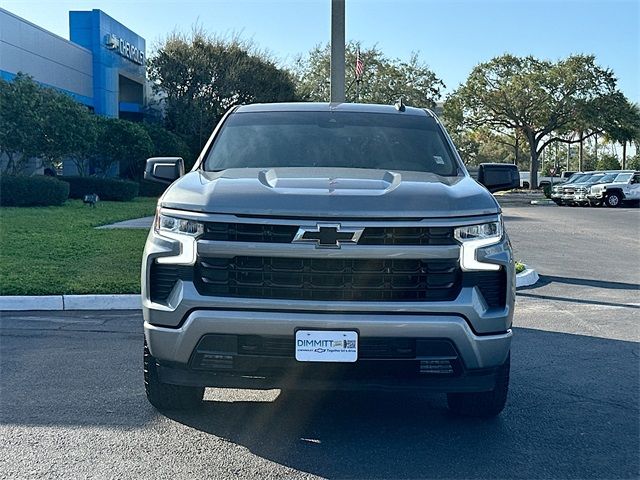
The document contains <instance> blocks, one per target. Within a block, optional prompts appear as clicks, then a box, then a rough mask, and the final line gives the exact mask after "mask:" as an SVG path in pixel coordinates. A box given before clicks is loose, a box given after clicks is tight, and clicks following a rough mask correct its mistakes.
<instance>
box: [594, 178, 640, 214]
mask: <svg viewBox="0 0 640 480" xmlns="http://www.w3.org/2000/svg"><path fill="white" fill-rule="evenodd" d="M587 198H588V200H589V202H590V203H591V204H592V205H603V204H604V205H606V206H607V207H619V206H620V205H622V202H624V201H634V200H636V201H637V200H640V172H634V171H633V170H631V171H623V172H621V173H619V174H618V175H616V177H615V178H614V179H613V181H612V182H611V183H604V184H597V185H594V186H593V187H591V189H590V191H589V193H588V194H587Z"/></svg>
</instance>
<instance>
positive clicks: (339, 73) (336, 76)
mask: <svg viewBox="0 0 640 480" xmlns="http://www.w3.org/2000/svg"><path fill="white" fill-rule="evenodd" d="M344 2H345V0H331V102H332V103H334V102H335V103H342V102H344V100H345V95H344V41H345V34H344V24H345V18H344Z"/></svg>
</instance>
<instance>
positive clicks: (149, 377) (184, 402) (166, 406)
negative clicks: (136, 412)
mask: <svg viewBox="0 0 640 480" xmlns="http://www.w3.org/2000/svg"><path fill="white" fill-rule="evenodd" d="M144 389H145V392H146V394H147V399H148V400H149V403H151V405H153V406H154V407H156V408H157V409H158V410H184V409H189V408H197V407H198V406H199V405H201V403H202V397H203V396H204V388H203V387H184V386H182V385H171V384H168V383H162V382H161V381H160V379H159V378H158V364H157V363H156V359H155V358H153V356H152V355H151V352H149V348H148V347H147V342H146V340H145V342H144Z"/></svg>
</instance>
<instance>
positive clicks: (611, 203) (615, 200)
mask: <svg viewBox="0 0 640 480" xmlns="http://www.w3.org/2000/svg"><path fill="white" fill-rule="evenodd" d="M605 203H606V204H607V207H611V208H616V207H619V206H620V204H621V203H622V197H621V196H620V194H619V193H617V192H611V193H610V194H609V195H607V198H606V200H605Z"/></svg>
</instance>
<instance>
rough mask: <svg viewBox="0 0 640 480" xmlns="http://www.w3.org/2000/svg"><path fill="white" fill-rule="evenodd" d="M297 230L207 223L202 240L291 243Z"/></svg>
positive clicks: (287, 226) (274, 226)
mask: <svg viewBox="0 0 640 480" xmlns="http://www.w3.org/2000/svg"><path fill="white" fill-rule="evenodd" d="M298 228H299V227H298V226H295V225H254V224H251V223H207V224H206V225H205V231H204V239H205V240H219V241H226V242H260V243H291V241H292V240H293V237H294V236H295V235H296V232H297V231H298Z"/></svg>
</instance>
